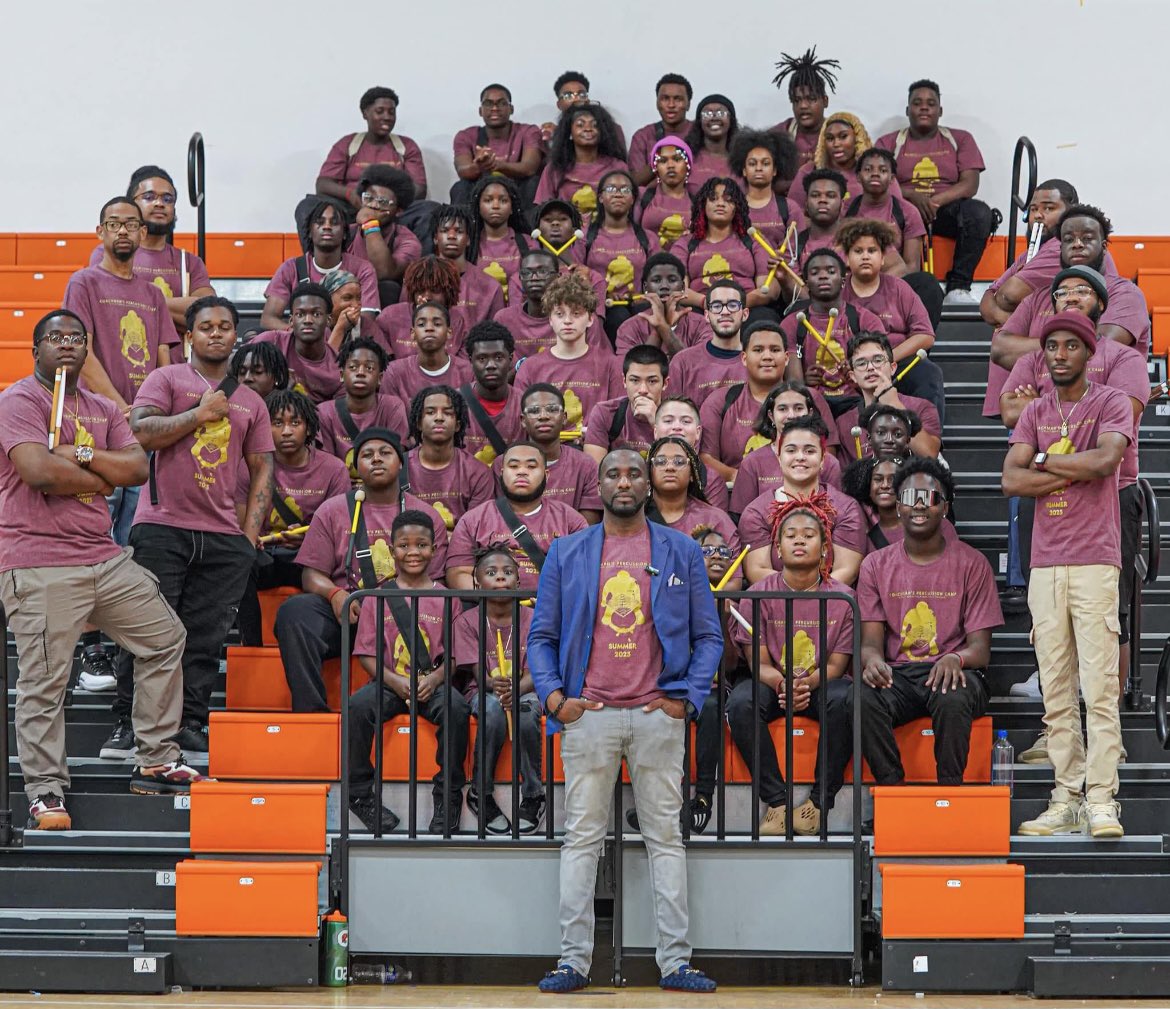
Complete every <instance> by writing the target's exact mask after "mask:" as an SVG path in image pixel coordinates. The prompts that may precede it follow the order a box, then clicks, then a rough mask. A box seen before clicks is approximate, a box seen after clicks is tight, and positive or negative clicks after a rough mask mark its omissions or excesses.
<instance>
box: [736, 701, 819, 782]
mask: <svg viewBox="0 0 1170 1009" xmlns="http://www.w3.org/2000/svg"><path fill="white" fill-rule="evenodd" d="M785 725H786V721H785V719H783V718H777V719H776V720H775V721H774V722H771V723H770V724H768V725H766V726H764V725H761V726H760V732H768V733H771V736H772V745H773V746H775V748H776V761H777V763H778V764H779V765H780V773H781V774H784V775H785V777H786V778H787V766H786V764H785V761H784V756H785V754H784V732H785ZM725 735H726V737H727V756H726V758H725V759H726V760H727V763H726V765H725V766H726V767H727V772H726V775H725V777H726V780H727V781H729V782H735V783H736V784H749V785H750V784H751V780H752V775H751V767H750V766H749V765H748V764H747V763H746V762H745V761H744V759H743V757H742V755H741V754H740V752H739V749H738V748H737V747H736V745H735V744H734V743H733V742H731V736H730V734H729V733H725ZM820 737H821V730H820V726H819V725H818V724H817V723H816V722H815V721H814V720H813V719H811V718H802V717H801V716H800V715H797V716H796V717H795V718H794V719H793V720H792V757H793V761H794V762H795V764H796V776H795V777H794V778H793V779H792V780H793V781H798V782H809V781H812V780H813V771H814V770H815V768H816V763H817V744H818V741H819V740H820Z"/></svg>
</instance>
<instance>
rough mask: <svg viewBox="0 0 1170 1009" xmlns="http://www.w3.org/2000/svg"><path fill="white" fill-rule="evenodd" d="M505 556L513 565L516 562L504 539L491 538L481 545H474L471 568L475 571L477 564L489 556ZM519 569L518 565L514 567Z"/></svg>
mask: <svg viewBox="0 0 1170 1009" xmlns="http://www.w3.org/2000/svg"><path fill="white" fill-rule="evenodd" d="M496 556H500V557H507V558H508V560H510V561H511V562H512V563H513V564H514V565H515V564H516V555H515V554H513V553H512V550H511V548H510V547H509V546H508V543H507V541H506V540H492V541H491V542H490V543H485V544H484V545H483V546H481V547H476V548H475V550H474V551H472V554H471V570H472V571H475V570H477V569H478V568H479V566H480V565H481V564H482V563H483V562H484V561H486V560H487V559H488V558H489V557H496ZM516 570H517V571H519V566H518V565H517V568H516Z"/></svg>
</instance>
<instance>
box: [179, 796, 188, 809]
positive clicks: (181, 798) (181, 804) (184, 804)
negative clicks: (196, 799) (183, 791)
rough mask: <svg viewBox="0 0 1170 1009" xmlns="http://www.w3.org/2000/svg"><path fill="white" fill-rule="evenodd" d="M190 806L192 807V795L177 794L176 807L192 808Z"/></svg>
mask: <svg viewBox="0 0 1170 1009" xmlns="http://www.w3.org/2000/svg"><path fill="white" fill-rule="evenodd" d="M190 808H191V796H189V795H176V796H175V809H190Z"/></svg>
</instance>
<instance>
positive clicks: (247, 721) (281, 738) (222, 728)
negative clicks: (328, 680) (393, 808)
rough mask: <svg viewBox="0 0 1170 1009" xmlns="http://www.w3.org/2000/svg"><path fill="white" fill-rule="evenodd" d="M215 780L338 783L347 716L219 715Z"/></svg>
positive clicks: (212, 734)
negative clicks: (342, 718) (253, 779)
mask: <svg viewBox="0 0 1170 1009" xmlns="http://www.w3.org/2000/svg"><path fill="white" fill-rule="evenodd" d="M208 728H209V744H210V746H209V748H210V751H211V753H210V761H209V773H210V774H211V776H212V777H213V778H256V779H261V780H263V779H274V780H283V781H337V780H338V778H339V777H340V774H341V755H340V747H341V716H340V715H337V714H333V713H332V712H325V713H321V714H286V713H284V712H268V713H264V712H248V711H213V712H211V718H210V724H209V727H208Z"/></svg>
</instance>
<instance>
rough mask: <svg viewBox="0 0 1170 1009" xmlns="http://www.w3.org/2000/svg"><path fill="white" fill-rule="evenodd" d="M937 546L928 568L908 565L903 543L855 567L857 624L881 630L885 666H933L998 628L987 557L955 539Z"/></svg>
mask: <svg viewBox="0 0 1170 1009" xmlns="http://www.w3.org/2000/svg"><path fill="white" fill-rule="evenodd" d="M1037 514H1039V513H1037ZM943 542H944V544H945V546H944V549H943V552H942V554H941V555H940V556H939V557H938V559H937V560H935V561H933V562H932V563H930V564H916V563H915V562H914V561H912V560H911V559H910V558H909V557H908V556H907V554H906V547H905V544H904V543H897V544H894V545H893V546H888V547H885V548H883V549H881V550H876V551H874V552H873V553H871V554H870V555H869V556H868V557H866V558H865V560H863V561H862V562H861V573H860V574H859V575H858V576H857V604H858V606H859V608H860V609H861V619H862V621H874V622H878V621H880V622H881V623H883V624H885V625H886V661H887V662H891V663H894V664H896V665H897V664H901V663H905V662H935V661H937V660H938V659H939V658H940V657H941V656H943V655H946V653H947V652H953V651H955V649H957V648H962V647H963V646H964V645H965V644H966V643H967V635H968V634H970V633H971V632H972V631H985V630H992V629H994V628H996V627H1002V626H1003V613H1002V611H1001V610H1000V608H999V593H998V592H997V590H996V587H995V575H993V574H992V573H991V565H990V564H988V563H987V558H986V557H984V556H983V554H981V553H980V552H979V551H978V550H976V549H975V548H974V547H970V546H968V545H967V544H966V543H963V542H960V541H959V540H948V539H945V538H944V540H943ZM1034 542H1035V541H1033V543H1034ZM1032 549H1033V551H1035V546H1033V548H1032ZM1033 566H1035V553H1033Z"/></svg>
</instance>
